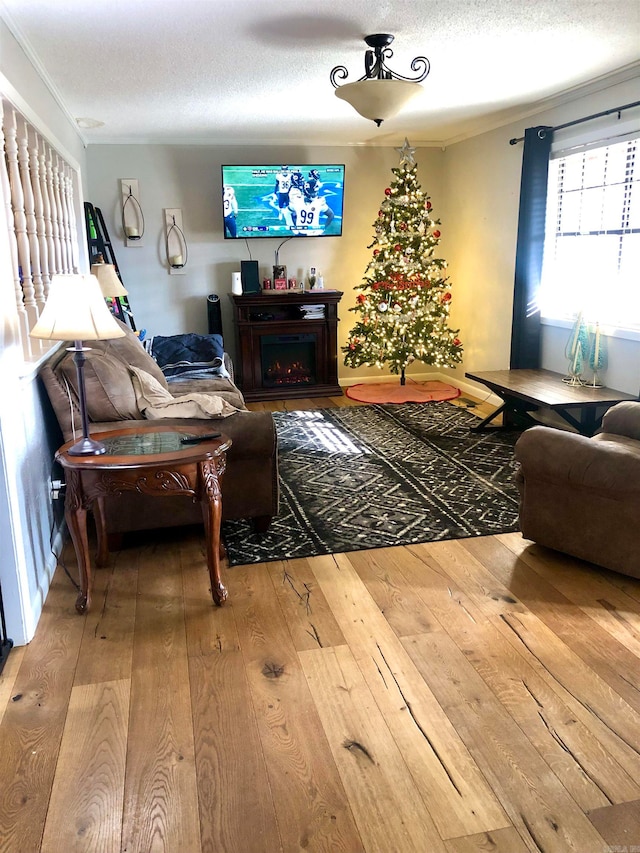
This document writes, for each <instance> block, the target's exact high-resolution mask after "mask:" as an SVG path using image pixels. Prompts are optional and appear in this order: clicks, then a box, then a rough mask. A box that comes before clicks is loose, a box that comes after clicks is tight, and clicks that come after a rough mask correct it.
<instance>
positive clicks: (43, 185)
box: [38, 139, 57, 295]
mask: <svg viewBox="0 0 640 853" xmlns="http://www.w3.org/2000/svg"><path fill="white" fill-rule="evenodd" d="M39 148H40V151H39V156H38V160H39V161H40V195H41V196H42V217H43V220H44V235H45V241H46V244H47V263H48V267H49V279H51V277H52V276H53V275H54V274H55V273H56V272H57V268H56V266H55V262H56V251H55V244H54V241H53V224H52V222H51V199H50V198H49V187H48V184H47V146H46V144H45V142H44V140H43V139H40V140H39ZM45 290H46V293H47V295H48V293H49V291H48V288H47V285H46V283H45Z"/></svg>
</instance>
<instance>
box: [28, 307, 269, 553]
mask: <svg viewBox="0 0 640 853" xmlns="http://www.w3.org/2000/svg"><path fill="white" fill-rule="evenodd" d="M118 322H119V321H118ZM120 325H121V326H122V328H123V329H124V330H125V332H126V334H125V336H124V337H123V338H115V339H112V340H108V341H91V342H90V343H89V345H90V347H91V349H90V351H88V352H86V353H85V356H86V362H85V368H84V370H85V384H86V392H87V394H86V396H87V409H88V415H89V431H90V433H91V434H92V435H93V434H94V433H99V432H103V431H105V430H110V429H112V430H113V429H121V428H124V427H135V426H145V425H146V426H149V425H150V424H152V423H153V421H149V420H145V418H144V416H143V415H142V413H141V412H140V410H139V409H138V406H137V403H136V396H135V391H134V386H133V383H132V379H131V372H130V371H129V369H128V365H132V366H134V367H138V368H140V369H141V370H144V371H146V372H147V373H150V374H151V375H152V376H154V377H155V378H156V379H157V380H158V381H159V382H160V383H161V384H162V385H163V386H164V387H165V388H167V389H168V390H169V391H170V392H171V394H172V395H173V396H175V397H178V396H180V395H183V394H189V393H192V392H195V391H197V392H202V393H209V394H216V395H219V396H221V397H223V398H224V399H225V400H226V401H227V402H228V403H231V404H232V405H233V406H235V407H236V408H238V409H240V410H241V411H238V412H235V413H234V414H232V415H230V416H229V417H226V418H221V419H215V420H197V421H195V420H190V419H183V418H166V419H162V420H159V421H158V422H157V423H158V424H176V425H178V426H181V427H183V428H184V429H185V430H188V426H189V424H190V423H198V424H205V425H208V426H209V427H211V429H212V430H215V431H216V432H218V431H222V432H224V433H226V434H227V435H228V436H229V437H230V438H231V439H232V441H233V445H232V447H231V449H230V450H229V452H228V454H227V470H226V472H225V475H224V479H223V483H222V516H223V519H251V520H252V522H253V526H254V528H255V530H256V531H257V532H264V531H265V530H266V529H267V527H268V526H269V523H270V522H271V519H272V517H273V516H275V515H277V512H278V454H277V436H276V431H275V425H274V421H273V417H272V415H271V413H270V412H250V411H248V410H247V409H246V407H245V404H244V400H243V397H242V394H241V392H240V390H239V389H238V388H237V387H236V385H235V384H234V382H233V365H232V364H231V361H230V359H229V357H228V355H227V354H226V353H225V356H224V364H225V367H226V368H227V372H228V373H229V375H230V378H226V377H221V376H213V377H208V378H206V379H190V380H179V381H173V382H171V383H167V381H166V379H165V376H164V374H163V373H162V370H161V369H160V367H159V366H158V364H157V363H156V362H155V361H154V359H153V358H152V357H151V355H149V353H148V352H147V351H146V350H145V349H144V347H143V345H142V344H141V343H140V341H139V339H138V337H137V336H136V334H135V333H134V332H133V331H132V330H131V329H129V327H128V326H125V325H124V324H123V323H120ZM68 346H73V342H69V344H68ZM39 375H40V378H41V379H42V382H43V384H44V387H45V388H46V391H47V394H48V396H49V399H50V400H51V404H52V406H53V410H54V412H55V414H56V417H57V419H58V422H59V424H60V428H61V430H62V434H63V437H64V440H65V441H68V440H70V439H72V438H74V437H75V436H76V435H81V433H82V426H81V420H80V411H79V408H78V395H77V378H76V367H75V362H74V361H73V354H72V353H70V352H67V351H66V349H65V345H63V346H62V347H60V348H59V349H58V350H56V352H55V353H54V354H53V355H52V357H51V358H50V359H49V360H48V361H47V362H46V363H45V364H44V365H43V366H42V368H41V370H40V374H39ZM105 503H106V507H105V513H106V525H107V532H108V535H109V545H110V547H111V548H112V549H114V548H118V547H119V544H120V541H121V539H122V534H124V533H127V532H130V531H134V530H149V529H155V528H159V527H176V526H182V525H185V524H201V523H202V511H201V508H200V506H199V505H198V504H194V503H193V502H192V501H191V500H190V499H189V498H185V497H182V496H171V497H164V498H163V499H162V500H158V499H157V498H153V497H149V496H146V495H139V494H132V493H123V494H122V495H119V496H118V497H117V498H106V501H105Z"/></svg>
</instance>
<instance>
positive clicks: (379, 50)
mask: <svg viewBox="0 0 640 853" xmlns="http://www.w3.org/2000/svg"><path fill="white" fill-rule="evenodd" d="M393 38H394V37H393V36H392V35H391V34H390V33H374V34H373V35H370V36H365V39H364V40H365V42H366V43H367V45H368V46H369V48H371V49H370V50H367V51H365V54H364V74H363V76H362V77H359V78H358V80H356V81H355V82H356V83H361V82H362V81H363V80H404V81H405V82H406V83H421V82H422V81H423V80H424V79H425V77H426V76H427V75H428V73H429V71H430V70H431V63H430V62H429V60H428V59H427V57H426V56H416V57H415V59H413V60H412V61H411V70H412V71H417V72H418V76H417V77H404V76H403V75H402V74H396V72H395V71H392V70H391V69H390V68H388V67H387V65H386V64H385V59H390V58H391V57H392V56H393V51H392V50H391V48H390V47H389V45H390V44H391V42H392V41H393ZM348 76H349V72H348V71H347V69H346V68H345V66H344V65H336V67H335V68H332V69H331V73H330V74H329V80H330V81H331V85H332V86H333V87H334V88H335V89H337V88H338V87H339V86H340V84H339V83H336V79H338V80H346V79H347V77H348Z"/></svg>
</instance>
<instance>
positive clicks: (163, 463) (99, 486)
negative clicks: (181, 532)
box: [55, 421, 231, 613]
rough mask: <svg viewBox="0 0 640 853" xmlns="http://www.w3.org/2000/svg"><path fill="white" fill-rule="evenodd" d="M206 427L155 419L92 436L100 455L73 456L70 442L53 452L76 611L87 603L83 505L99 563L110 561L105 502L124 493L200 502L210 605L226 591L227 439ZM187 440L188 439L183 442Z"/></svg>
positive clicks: (89, 579)
mask: <svg viewBox="0 0 640 853" xmlns="http://www.w3.org/2000/svg"><path fill="white" fill-rule="evenodd" d="M215 427H216V421H211V424H210V425H207V426H200V425H192V424H189V425H186V424H185V428H184V429H182V428H180V427H177V426H163V425H161V424H155V423H154V424H153V425H150V426H149V427H142V428H141V427H130V428H128V429H119V430H113V431H109V432H104V433H97V434H96V435H94V436H93V437H94V438H99V439H100V441H101V442H102V443H103V444H104V445H105V447H106V453H104V454H102V455H100V456H72V455H70V454H69V453H68V452H67V451H68V449H69V448H70V447H71V446H72V445H73V444H74V442H73V441H68V442H67V443H66V444H64V445H63V446H62V447H61V448H60V449H59V450H58V451H57V453H56V457H55V458H56V460H57V461H58V462H59V463H60V464H61V465H62V467H63V468H64V469H65V472H66V484H67V487H66V496H65V508H64V513H65V519H66V522H67V525H68V527H69V531H70V533H71V539H72V541H73V545H74V548H75V552H76V559H77V561H78V569H79V574H80V592H79V593H78V598H77V601H76V610H77V611H78V613H85V611H87V610H88V609H89V607H90V606H91V592H92V588H93V572H92V568H91V559H90V556H89V543H88V539H87V510H88V509H93V514H94V518H95V522H96V536H97V555H96V564H97V565H98V566H101V565H105V564H106V563H107V560H108V548H107V531H106V526H105V523H104V511H103V506H104V499H105V497H107V496H109V497H112V496H116V497H117V496H118V495H121V494H122V493H123V492H126V491H128V492H139V493H140V494H145V495H157V496H158V497H162V495H185V496H186V497H189V498H191V499H192V500H193V501H194V502H195V501H199V502H200V503H201V504H202V511H203V517H204V525H205V534H206V541H207V564H208V567H209V577H210V579H211V594H212V597H213V600H214V602H215V604H218V605H220V604H222V603H223V602H224V601H225V600H226V598H227V590H226V588H225V586H224V584H223V583H222V580H221V577H220V557H221V554H222V553H223V547H222V544H221V541H220V521H221V518H222V493H221V479H222V475H223V474H224V471H225V467H226V451H227V450H228V449H229V447H231V439H230V438H229V437H228V436H226V435H224V434H218V437H216V438H205V439H202V438H201V436H204V435H209V434H211V432H212V430H215ZM184 439H189V440H190V442H192V443H185V442H184Z"/></svg>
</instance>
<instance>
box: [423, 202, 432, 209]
mask: <svg viewBox="0 0 640 853" xmlns="http://www.w3.org/2000/svg"><path fill="white" fill-rule="evenodd" d="M424 208H425V210H431V202H430V201H427V202H425V205H424Z"/></svg>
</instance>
